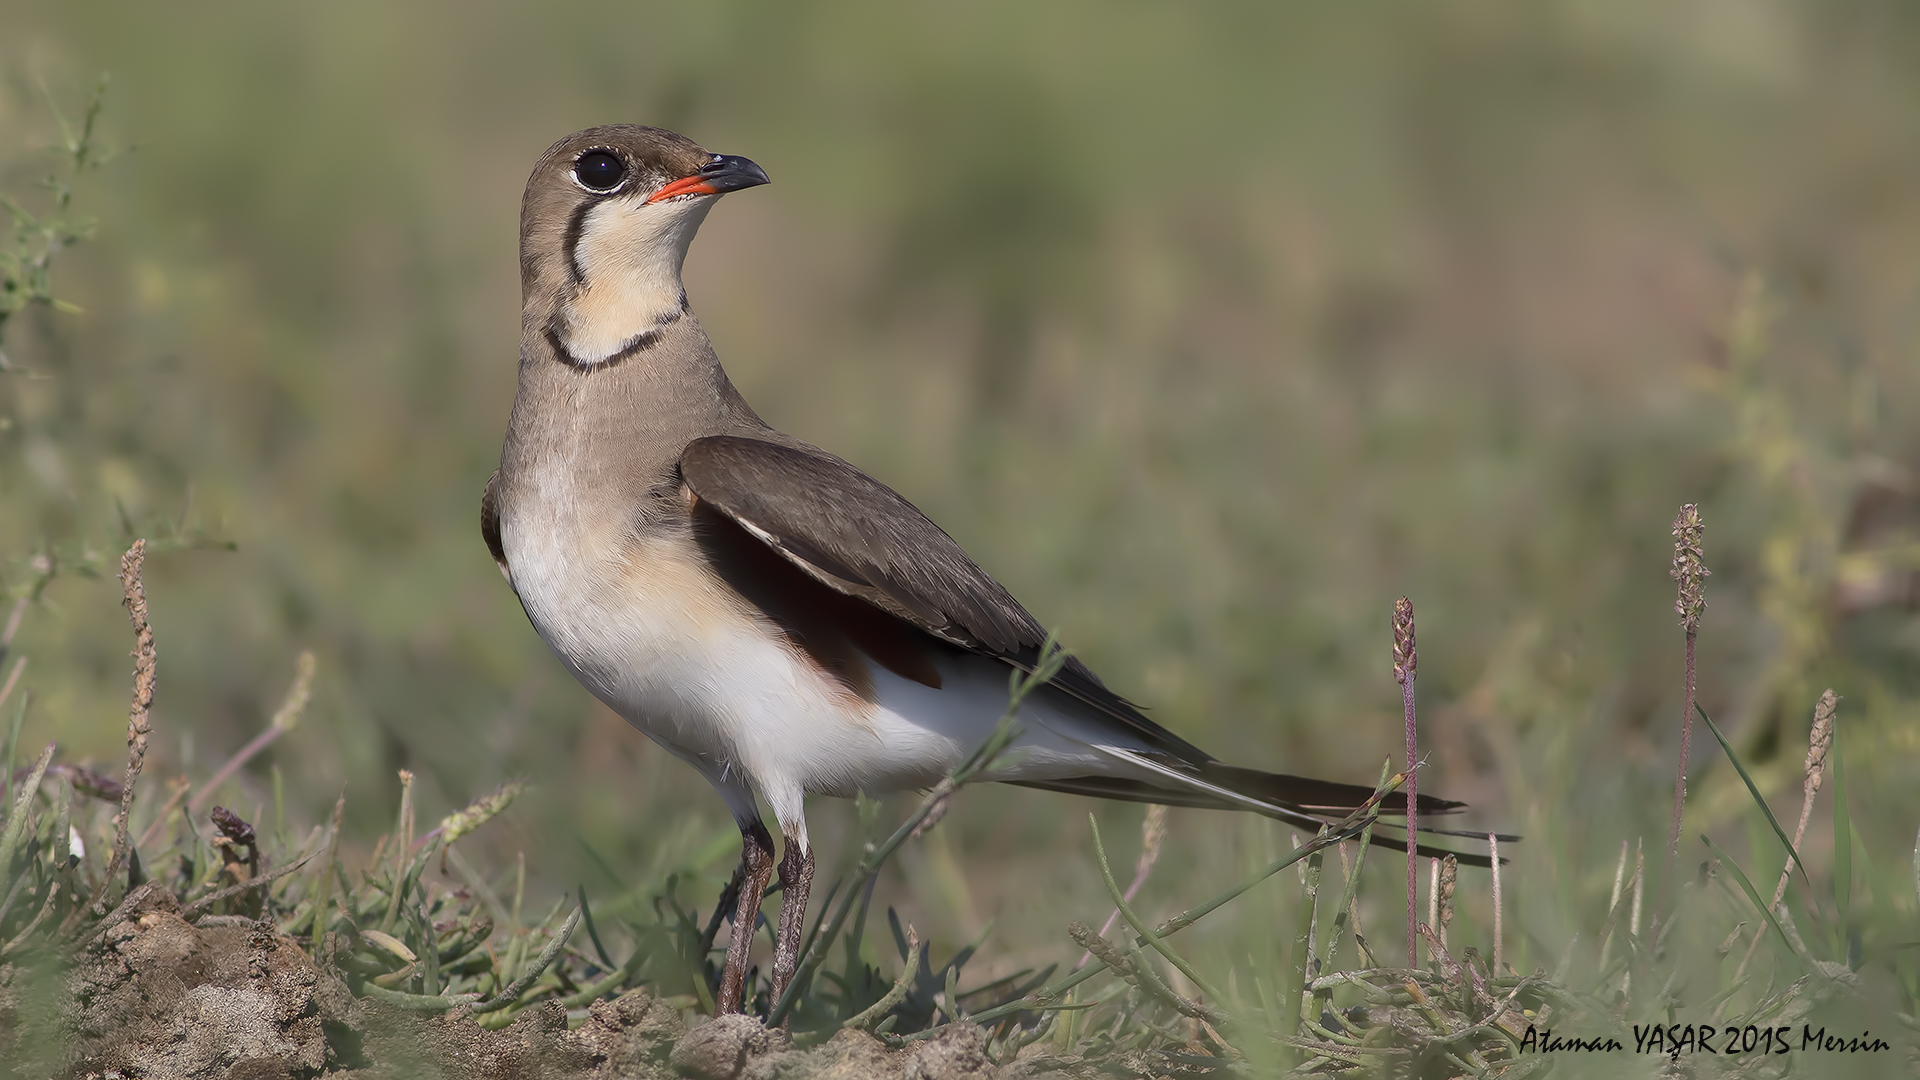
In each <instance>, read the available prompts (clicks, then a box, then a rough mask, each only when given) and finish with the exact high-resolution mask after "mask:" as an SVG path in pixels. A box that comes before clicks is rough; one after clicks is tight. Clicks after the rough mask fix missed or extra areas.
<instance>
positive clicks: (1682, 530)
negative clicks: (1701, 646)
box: [1667, 503, 1713, 634]
mask: <svg viewBox="0 0 1920 1080" xmlns="http://www.w3.org/2000/svg"><path fill="white" fill-rule="evenodd" d="M1706 530H1707V527H1706V526H1705V525H1704V524H1702V523H1701V521H1700V507H1699V506H1698V505H1696V504H1694V503H1688V504H1686V505H1685V506H1682V507H1681V508H1680V513H1679V515H1678V516H1677V517H1675V518H1674V519H1673V569H1672V570H1670V571H1668V573H1667V576H1668V577H1671V578H1672V579H1673V580H1674V582H1675V583H1676V584H1678V585H1679V586H1680V595H1679V597H1678V598H1677V599H1675V600H1674V602H1673V611H1674V614H1676V615H1678V616H1680V626H1681V628H1682V629H1684V630H1685V631H1686V632H1687V633H1689V634H1692V633H1696V632H1698V631H1699V629H1700V613H1701V612H1703V611H1705V610H1707V593H1706V585H1705V582H1706V579H1707V578H1709V577H1711V576H1713V575H1712V572H1711V571H1709V570H1708V569H1707V564H1706V563H1705V562H1704V561H1703V560H1702V553H1701V550H1700V534H1701V533H1704V532H1706Z"/></svg>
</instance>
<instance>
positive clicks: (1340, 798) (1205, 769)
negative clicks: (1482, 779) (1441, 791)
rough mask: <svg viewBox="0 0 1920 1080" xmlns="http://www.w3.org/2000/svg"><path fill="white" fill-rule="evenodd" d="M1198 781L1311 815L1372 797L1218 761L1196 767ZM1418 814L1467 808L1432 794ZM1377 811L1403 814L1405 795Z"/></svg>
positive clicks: (1369, 792) (1355, 787) (1367, 791)
mask: <svg viewBox="0 0 1920 1080" xmlns="http://www.w3.org/2000/svg"><path fill="white" fill-rule="evenodd" d="M1195 771H1196V772H1197V773H1198V775H1199V777H1200V778H1201V779H1202V780H1206V781H1208V782H1210V783H1214V784H1218V785H1219V786H1221V787H1223V788H1227V789H1228V790H1230V791H1237V792H1239V793H1240V794H1242V795H1251V796H1253V797H1254V798H1256V799H1260V800H1263V801H1266V802H1279V803H1285V804H1287V805H1289V806H1297V807H1299V808H1300V809H1302V810H1306V811H1309V812H1312V813H1320V812H1323V811H1324V812H1329V813H1334V812H1337V813H1341V814H1344V813H1346V812H1347V811H1349V810H1352V809H1353V808H1354V807H1356V806H1359V805H1360V804H1361V803H1364V802H1366V801H1367V800H1368V799H1370V798H1372V797H1373V789H1372V788H1370V787H1362V786H1360V785H1359V784H1342V783H1340V782H1338V781H1335V780H1315V779H1313V778H1312V777H1308V776H1288V775H1287V774H1286V773H1270V772H1261V771H1260V770H1258V769H1242V768H1240V767H1238V766H1235V765H1225V764H1222V763H1220V762H1218V761H1209V762H1206V763H1204V764H1202V765H1199V766H1197V767H1196V770H1195ZM1419 802H1420V815H1421V816H1422V817H1425V816H1426V815H1428V814H1457V813H1459V812H1460V811H1462V810H1465V809H1466V808H1467V804H1466V803H1463V802H1456V801H1455V800H1453V799H1440V798H1435V797H1434V796H1432V795H1422V796H1420V800H1419ZM1380 812H1381V813H1383V814H1404V813H1406V812H1407V795H1406V793H1405V792H1403V791H1396V792H1394V793H1392V794H1390V795H1388V796H1387V797H1386V798H1384V799H1381V800H1380Z"/></svg>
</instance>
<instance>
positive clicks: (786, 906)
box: [773, 836, 813, 1022]
mask: <svg viewBox="0 0 1920 1080" xmlns="http://www.w3.org/2000/svg"><path fill="white" fill-rule="evenodd" d="M812 888H813V849H812V848H810V847H807V846H806V845H805V844H804V843H802V842H800V841H797V840H795V839H794V838H793V837H791V836H789V837H787V850H786V852H785V853H784V854H782V855H781V857H780V933H779V935H778V936H777V937H776V938H774V944H773V1000H774V1003H775V1004H776V1005H777V1004H779V1002H780V997H781V995H783V994H785V993H786V992H787V984H788V983H790V982H792V981H793V972H794V969H795V968H797V967H798V966H799V965H800V937H801V935H802V934H803V933H805V932H806V927H807V892H808V890H810V889H812ZM787 1018H788V1021H789V1022H791V1021H792V1018H793V1014H792V1013H791V1012H789V1013H788V1014H787Z"/></svg>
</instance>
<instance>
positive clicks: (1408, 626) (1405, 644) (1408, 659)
mask: <svg viewBox="0 0 1920 1080" xmlns="http://www.w3.org/2000/svg"><path fill="white" fill-rule="evenodd" d="M1419 666H1420V654H1419V653H1418V652H1416V651H1415V650H1414V647H1413V601H1411V600H1409V599H1407V598H1406V597H1404V596H1403V597H1401V598H1400V599H1398V600H1395V601H1394V602H1393V678H1394V681H1395V682H1398V683H1399V684H1400V685H1401V686H1405V685H1407V684H1408V683H1410V682H1412V681H1413V677H1414V673H1415V670H1416V669H1417V668H1418V667H1419Z"/></svg>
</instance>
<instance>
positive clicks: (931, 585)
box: [680, 435, 1212, 763]
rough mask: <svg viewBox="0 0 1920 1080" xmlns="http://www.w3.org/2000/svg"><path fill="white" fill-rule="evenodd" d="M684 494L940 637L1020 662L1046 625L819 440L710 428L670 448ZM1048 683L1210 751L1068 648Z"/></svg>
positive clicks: (1152, 734)
mask: <svg viewBox="0 0 1920 1080" xmlns="http://www.w3.org/2000/svg"><path fill="white" fill-rule="evenodd" d="M680 476H681V479H682V480H684V481H685V482H686V485H687V486H688V487H689V488H690V489H692V491H693V493H694V495H696V496H697V497H699V499H700V500H701V501H702V502H703V503H706V504H707V505H709V506H711V507H713V508H714V509H716V510H718V511H719V512H721V513H722V514H724V515H726V516H727V517H728V518H731V519H732V520H733V521H735V522H737V523H738V524H739V525H740V526H741V527H742V528H744V529H745V530H746V531H747V532H749V533H751V534H752V535H753V536H754V537H755V538H756V539H758V540H759V541H760V542H762V543H764V544H766V545H767V546H768V547H770V548H772V549H773V550H774V551H776V552H778V553H779V554H780V555H781V556H782V557H784V558H785V559H786V560H787V561H788V562H790V563H792V564H793V565H795V566H797V567H799V568H800V569H801V570H803V571H805V572H806V573H807V574H808V575H809V576H811V577H812V578H814V579H815V580H817V581H819V582H821V583H822V584H824V585H826V586H828V587H829V588H831V589H833V590H835V591H836V592H839V593H842V594H844V595H847V596H852V597H857V598H858V599H861V600H864V601H866V602H867V603H869V604H871V605H873V606H874V607H876V608H879V609H880V610H881V611H884V612H886V613H887V614H889V615H892V616H893V617H894V618H897V619H900V620H902V621H904V622H906V623H909V624H911V625H913V626H915V627H917V628H919V629H920V630H921V631H924V632H925V633H928V634H931V635H933V636H934V637H936V638H939V639H941V640H942V641H946V642H949V643H951V644H953V645H957V646H960V647H961V648H964V649H968V650H971V651H973V652H976V653H980V654H982V655H986V656H992V657H994V658H996V659H998V660H1001V661H1003V662H1005V663H1007V664H1008V665H1010V666H1012V667H1015V668H1019V669H1022V670H1032V668H1033V665H1034V664H1035V663H1036V662H1037V661H1038V659H1039V653H1040V646H1041V644H1042V643H1043V642H1044V641H1045V640H1046V636H1047V635H1046V631H1045V630H1044V629H1043V628H1042V627H1041V626H1040V623H1039V622H1038V621H1037V620H1035V619H1034V617H1033V616H1032V615H1030V614H1028V613H1027V610H1026V609H1025V608H1023V607H1021V606H1020V603H1019V601H1017V600H1015V599H1014V598H1013V597H1012V596H1011V595H1009V594H1008V592H1007V590H1006V589H1005V588H1003V587H1002V586H1001V585H1000V583H999V582H997V581H995V580H993V578H992V577H991V576H990V575H988V573H987V572H986V571H985V570H982V569H980V567H979V566H978V565H976V564H975V563H974V561H973V560H972V559H970V558H968V557H967V553H966V552H965V551H962V550H961V548H960V545H959V544H958V543H955V542H954V539H953V537H951V536H948V535H947V534H946V533H945V532H944V531H942V530H941V528H940V527H939V526H938V525H935V524H934V523H933V522H932V521H930V520H928V519H927V516H926V515H925V514H922V513H921V512H920V511H919V510H918V509H916V508H915V507H914V505H913V504H912V503H910V502H908V501H907V500H906V499H904V498H902V497H901V496H900V495H899V493H897V492H895V491H894V490H893V489H892V488H889V487H887V486H886V485H885V484H882V483H881V482H879V481H878V480H875V479H874V478H872V477H870V476H868V475H867V474H865V473H863V472H861V471H860V470H859V469H856V468H854V467H853V466H852V465H849V464H847V463H846V462H844V461H842V460H840V459H839V458H836V457H834V456H832V455H830V454H827V453H825V452H824V451H818V450H804V449H800V448H797V447H792V446H786V445H782V444H780V443H772V442H767V441H765V440H761V439H752V438H745V437H741V436H734V435H715V436H710V437H708V438H704V439H696V440H695V441H694V442H693V443H692V444H690V445H689V446H688V447H687V449H686V450H685V451H684V452H683V453H682V454H681V456H680ZM1052 685H1053V687H1054V688H1056V689H1058V690H1062V691H1065V692H1066V693H1068V694H1071V695H1072V696H1073V697H1075V698H1078V699H1079V700H1081V701H1082V702H1085V703H1086V704H1088V705H1091V706H1093V707H1094V708H1096V709H1098V710H1100V711H1101V712H1103V713H1105V714H1106V715H1107V716H1109V717H1111V718H1113V719H1114V720H1116V721H1118V722H1119V723H1120V724H1122V725H1123V726H1125V727H1126V728H1128V729H1129V730H1130V731H1131V732H1133V733H1134V735H1135V736H1136V737H1139V738H1141V739H1143V740H1144V741H1145V742H1146V743H1147V745H1149V746H1152V747H1153V748H1155V749H1156V750H1158V751H1160V752H1162V753H1165V754H1168V755H1170V756H1172V757H1175V758H1178V759H1182V760H1185V761H1188V762H1195V763H1198V762H1206V761H1211V760H1212V759H1211V758H1210V757H1208V756H1207V755H1206V754H1205V753H1204V752H1202V751H1201V750H1200V749H1199V748H1197V747H1195V746H1194V745H1193V744H1191V743H1189V742H1187V741H1186V740H1184V739H1181V738H1180V737H1179V736H1177V735H1175V734H1173V733H1172V732H1170V731H1168V730H1167V729H1165V728H1163V727H1161V726H1160V725H1158V724H1156V723H1154V722H1153V721H1151V720H1149V719H1147V718H1146V717H1145V716H1143V715H1141V713H1140V710H1139V709H1137V708H1135V707H1134V706H1133V705H1132V704H1131V703H1130V702H1128V701H1127V700H1126V699H1124V698H1122V697H1120V696H1119V695H1118V694H1115V693H1114V692H1113V691H1111V690H1108V689H1107V688H1106V686H1105V685H1104V684H1102V683H1101V682H1100V680H1099V678H1098V677H1096V676H1095V675H1094V674H1093V672H1092V671H1089V670H1088V669H1087V667H1086V666H1085V665H1084V664H1082V663H1080V661H1079V660H1077V659H1072V658H1069V660H1068V661H1067V665H1066V668H1065V669H1064V670H1062V671H1061V672H1060V673H1059V674H1058V675H1056V676H1055V677H1054V679H1053V682H1052Z"/></svg>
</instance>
